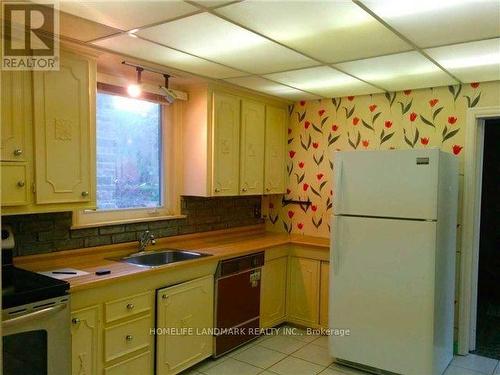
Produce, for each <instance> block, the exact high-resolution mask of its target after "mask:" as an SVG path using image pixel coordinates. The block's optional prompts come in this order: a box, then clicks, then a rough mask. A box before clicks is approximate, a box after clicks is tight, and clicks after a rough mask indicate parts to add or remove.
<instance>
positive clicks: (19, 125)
mask: <svg viewBox="0 0 500 375" xmlns="http://www.w3.org/2000/svg"><path fill="white" fill-rule="evenodd" d="M1 74H2V88H1V97H2V100H1V110H2V126H1V128H2V135H1V139H0V147H1V157H2V161H30V160H31V149H32V143H31V142H32V129H33V127H32V112H31V111H32V79H31V72H30V71H2V73H1Z"/></svg>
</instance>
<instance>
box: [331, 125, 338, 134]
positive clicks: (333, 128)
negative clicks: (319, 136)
mask: <svg viewBox="0 0 500 375" xmlns="http://www.w3.org/2000/svg"><path fill="white" fill-rule="evenodd" d="M332 130H333V131H334V132H336V131H337V130H339V126H338V125H335V124H333V125H332Z"/></svg>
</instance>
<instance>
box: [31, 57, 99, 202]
mask: <svg viewBox="0 0 500 375" xmlns="http://www.w3.org/2000/svg"><path fill="white" fill-rule="evenodd" d="M95 79H96V71H95V61H93V60H92V59H90V58H86V57H84V56H80V55H75V54H73V53H69V52H61V62H60V70H59V71H39V72H35V73H34V80H33V92H34V123H35V154H36V155H37V157H36V159H35V169H36V203H38V204H52V203H70V202H91V201H92V200H93V199H94V198H93V197H94V194H95V193H94V187H93V181H94V178H93V174H94V170H95V169H94V168H95V167H94V164H95V163H94V160H95V156H94V154H95V146H94V142H93V137H94V134H95V90H96V82H95Z"/></svg>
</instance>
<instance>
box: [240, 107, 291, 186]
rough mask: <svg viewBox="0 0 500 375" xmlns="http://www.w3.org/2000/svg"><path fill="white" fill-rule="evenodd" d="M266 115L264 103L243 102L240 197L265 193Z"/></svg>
mask: <svg viewBox="0 0 500 375" xmlns="http://www.w3.org/2000/svg"><path fill="white" fill-rule="evenodd" d="M265 115H266V108H265V105H264V104H263V103H259V102H255V101H250V100H245V99H244V100H242V102H241V131H240V132H241V142H240V195H262V193H263V184H264V130H265ZM283 152H284V150H283Z"/></svg>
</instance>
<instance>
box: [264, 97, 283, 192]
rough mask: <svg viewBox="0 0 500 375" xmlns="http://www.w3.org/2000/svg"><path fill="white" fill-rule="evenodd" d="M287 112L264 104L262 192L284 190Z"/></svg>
mask: <svg viewBox="0 0 500 375" xmlns="http://www.w3.org/2000/svg"><path fill="white" fill-rule="evenodd" d="M286 116H287V113H286V110H285V109H284V108H279V107H274V106H270V105H268V106H266V131H265V169H264V193H265V194H281V193H284V192H285V182H286V175H285V157H286V142H287V141H286V139H287V138H286V134H287V133H286V131H287V117H286Z"/></svg>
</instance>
